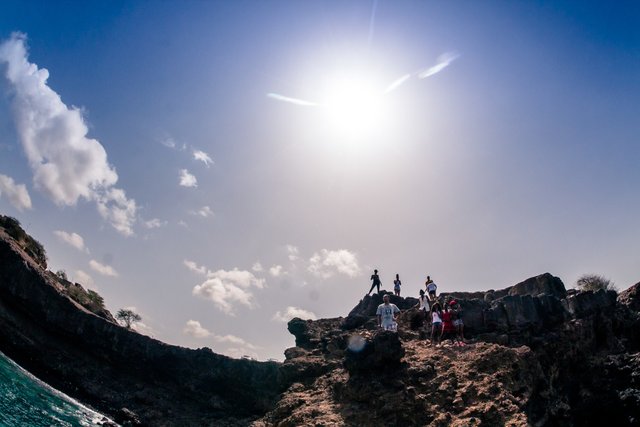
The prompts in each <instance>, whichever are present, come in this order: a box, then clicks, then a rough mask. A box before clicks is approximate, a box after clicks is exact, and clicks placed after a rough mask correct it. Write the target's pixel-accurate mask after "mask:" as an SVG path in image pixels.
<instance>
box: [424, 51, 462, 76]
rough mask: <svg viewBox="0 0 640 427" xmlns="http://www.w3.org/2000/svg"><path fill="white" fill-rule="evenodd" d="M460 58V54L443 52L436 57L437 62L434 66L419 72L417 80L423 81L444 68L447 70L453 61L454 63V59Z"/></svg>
mask: <svg viewBox="0 0 640 427" xmlns="http://www.w3.org/2000/svg"><path fill="white" fill-rule="evenodd" d="M459 57H460V54H459V53H457V52H445V53H443V54H442V55H440V56H439V57H438V60H437V62H436V64H435V65H433V66H431V67H429V68H427V69H426V70H424V71H421V72H420V73H418V78H419V79H424V78H427V77H431V76H433V75H435V74H438V73H439V72H440V71H442V70H444V69H445V68H447V67H448V66H449V65H450V64H451V63H452V62H453V61H455V60H456V59H458V58H459Z"/></svg>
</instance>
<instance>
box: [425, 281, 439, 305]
mask: <svg viewBox="0 0 640 427" xmlns="http://www.w3.org/2000/svg"><path fill="white" fill-rule="evenodd" d="M424 284H425V286H426V287H427V292H428V293H429V299H430V300H431V301H435V299H436V289H438V286H437V285H436V284H435V282H434V281H433V280H431V276H427V281H426V282H424Z"/></svg>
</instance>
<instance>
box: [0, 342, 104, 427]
mask: <svg viewBox="0 0 640 427" xmlns="http://www.w3.org/2000/svg"><path fill="white" fill-rule="evenodd" d="M105 420H107V421H110V420H108V419H107V418H106V417H105V416H103V415H102V414H99V413H97V412H94V411H92V410H91V409H89V408H87V407H86V406H83V405H82V404H80V403H79V402H77V401H75V400H73V399H72V398H70V397H69V396H67V395H65V394H64V393H61V392H59V391H57V390H55V389H53V388H51V387H49V386H48V385H47V384H45V383H43V382H42V381H40V380H38V379H37V378H35V377H34V376H33V375H31V374H29V373H28V372H27V371H25V370H24V369H22V368H21V367H20V366H18V365H16V364H15V363H13V361H11V360H10V359H9V358H7V357H6V356H5V355H4V354H2V353H0V426H1V427H14V426H16V427H18V426H20V427H23V426H29V427H41V426H43V427H44V426H47V427H49V426H56V427H58V426H69V427H71V426H73V427H75V426H100V425H104V424H105V422H104V421H105ZM112 425H115V424H112Z"/></svg>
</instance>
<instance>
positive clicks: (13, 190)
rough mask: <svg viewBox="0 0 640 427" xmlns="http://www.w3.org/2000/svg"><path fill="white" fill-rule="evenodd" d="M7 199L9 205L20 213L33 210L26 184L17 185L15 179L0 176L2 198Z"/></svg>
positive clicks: (0, 195)
mask: <svg viewBox="0 0 640 427" xmlns="http://www.w3.org/2000/svg"><path fill="white" fill-rule="evenodd" d="M3 196H4V197H6V198H7V199H8V200H9V203H11V205H13V207H14V208H16V209H17V210H19V211H21V212H22V211H23V210H25V209H31V197H30V196H29V192H28V191H27V187H26V186H25V185H24V184H16V183H15V182H14V180H13V178H11V177H9V176H7V175H2V174H0V197H3Z"/></svg>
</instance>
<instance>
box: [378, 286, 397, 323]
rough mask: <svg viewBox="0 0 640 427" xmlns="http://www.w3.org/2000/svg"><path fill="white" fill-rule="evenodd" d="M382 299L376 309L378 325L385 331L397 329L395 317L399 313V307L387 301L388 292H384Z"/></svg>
mask: <svg viewBox="0 0 640 427" xmlns="http://www.w3.org/2000/svg"><path fill="white" fill-rule="evenodd" d="M382 300H383V301H384V302H383V303H382V304H380V305H379V306H378V309H377V310H376V315H377V316H378V326H380V327H381V328H382V329H384V330H385V331H397V330H398V324H397V323H396V317H397V314H398V313H400V309H399V308H398V306H397V305H395V304H391V303H389V294H385V295H384V296H383V297H382Z"/></svg>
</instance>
